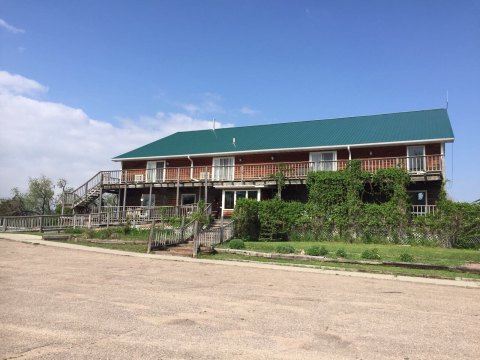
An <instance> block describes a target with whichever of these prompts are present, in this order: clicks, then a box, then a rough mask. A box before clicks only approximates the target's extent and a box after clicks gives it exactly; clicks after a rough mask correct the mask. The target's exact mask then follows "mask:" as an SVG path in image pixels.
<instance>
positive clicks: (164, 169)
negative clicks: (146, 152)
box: [145, 160, 167, 182]
mask: <svg viewBox="0 0 480 360" xmlns="http://www.w3.org/2000/svg"><path fill="white" fill-rule="evenodd" d="M159 162H161V163H163V168H161V169H162V170H163V174H162V175H163V176H162V179H161V181H162V182H164V181H165V174H166V172H167V171H166V167H167V161H166V160H152V161H147V165H146V169H145V179H146V182H157V181H158V180H157V179H156V176H155V179H153V180H154V181H152V179H151V178H150V176H149V175H150V171H149V170H154V169H155V170H157V163H159ZM149 163H155V167H154V168H152V169H149V168H148V164H149ZM152 173H153V172H152ZM155 175H156V174H155Z"/></svg>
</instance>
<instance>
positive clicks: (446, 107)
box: [445, 90, 448, 110]
mask: <svg viewBox="0 0 480 360" xmlns="http://www.w3.org/2000/svg"><path fill="white" fill-rule="evenodd" d="M446 102H447V104H446V106H445V109H446V110H448V90H447V99H446Z"/></svg>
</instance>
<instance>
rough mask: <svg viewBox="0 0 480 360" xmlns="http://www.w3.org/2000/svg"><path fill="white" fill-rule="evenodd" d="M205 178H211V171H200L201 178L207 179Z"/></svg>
mask: <svg viewBox="0 0 480 360" xmlns="http://www.w3.org/2000/svg"><path fill="white" fill-rule="evenodd" d="M205 179H207V180H208V179H210V173H209V172H205V171H202V172H201V173H200V180H205Z"/></svg>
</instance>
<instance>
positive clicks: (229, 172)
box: [213, 157, 235, 181]
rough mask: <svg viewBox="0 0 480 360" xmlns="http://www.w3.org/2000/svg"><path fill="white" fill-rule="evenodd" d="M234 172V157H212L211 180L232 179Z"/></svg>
mask: <svg viewBox="0 0 480 360" xmlns="http://www.w3.org/2000/svg"><path fill="white" fill-rule="evenodd" d="M234 173H235V158H234V157H224V158H213V180H214V181H229V180H233V178H234Z"/></svg>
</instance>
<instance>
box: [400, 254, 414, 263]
mask: <svg viewBox="0 0 480 360" xmlns="http://www.w3.org/2000/svg"><path fill="white" fill-rule="evenodd" d="M400 261H403V262H414V261H415V258H414V257H413V255H411V254H409V253H401V254H400Z"/></svg>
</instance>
